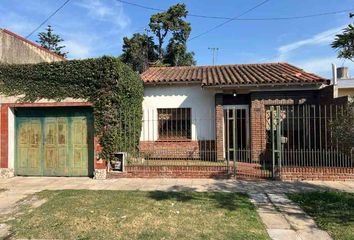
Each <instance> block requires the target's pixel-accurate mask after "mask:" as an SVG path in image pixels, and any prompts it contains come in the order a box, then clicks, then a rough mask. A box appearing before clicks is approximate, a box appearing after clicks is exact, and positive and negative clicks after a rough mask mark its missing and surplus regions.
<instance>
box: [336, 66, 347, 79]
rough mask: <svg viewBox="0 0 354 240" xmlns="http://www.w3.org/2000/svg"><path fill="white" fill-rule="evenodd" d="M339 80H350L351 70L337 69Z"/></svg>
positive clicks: (345, 68)
mask: <svg viewBox="0 0 354 240" xmlns="http://www.w3.org/2000/svg"><path fill="white" fill-rule="evenodd" d="M337 78H338V79H349V69H348V67H339V68H337Z"/></svg>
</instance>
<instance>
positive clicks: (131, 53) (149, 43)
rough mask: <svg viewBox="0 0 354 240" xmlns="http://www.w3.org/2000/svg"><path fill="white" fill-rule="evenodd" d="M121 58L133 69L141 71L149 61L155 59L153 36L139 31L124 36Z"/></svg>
mask: <svg viewBox="0 0 354 240" xmlns="http://www.w3.org/2000/svg"><path fill="white" fill-rule="evenodd" d="M121 59H122V61H123V62H124V63H126V64H128V65H129V66H131V67H132V68H133V70H134V71H138V72H140V73H141V72H143V71H144V70H145V69H146V68H147V67H148V66H149V62H153V61H156V60H157V52H156V45H155V43H154V41H153V38H152V37H149V36H147V35H146V34H140V33H135V34H134V35H133V37H131V38H128V37H124V38H123V54H122V55H121Z"/></svg>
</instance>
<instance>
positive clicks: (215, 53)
mask: <svg viewBox="0 0 354 240" xmlns="http://www.w3.org/2000/svg"><path fill="white" fill-rule="evenodd" d="M208 49H209V50H210V51H211V52H212V54H213V65H215V62H216V58H217V56H218V51H219V48H217V47H208Z"/></svg>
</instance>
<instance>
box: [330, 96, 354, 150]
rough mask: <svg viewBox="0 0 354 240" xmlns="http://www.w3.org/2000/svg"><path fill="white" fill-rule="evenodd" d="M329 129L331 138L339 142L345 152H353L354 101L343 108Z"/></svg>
mask: <svg viewBox="0 0 354 240" xmlns="http://www.w3.org/2000/svg"><path fill="white" fill-rule="evenodd" d="M331 129H332V134H333V138H334V139H336V141H338V142H340V144H341V145H342V146H343V147H344V149H345V150H348V151H350V150H351V149H353V150H354V101H352V102H349V103H348V105H347V106H344V107H343V109H342V110H341V114H338V116H337V117H336V119H334V120H333V121H332V122H331Z"/></svg>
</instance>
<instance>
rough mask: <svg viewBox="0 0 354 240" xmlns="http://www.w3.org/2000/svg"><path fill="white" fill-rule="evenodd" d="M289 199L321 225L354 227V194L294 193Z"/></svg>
mask: <svg viewBox="0 0 354 240" xmlns="http://www.w3.org/2000/svg"><path fill="white" fill-rule="evenodd" d="M289 198H290V199H291V200H293V201H295V202H296V203H298V204H299V205H300V206H301V208H302V209H304V211H305V212H307V213H308V214H309V215H310V216H312V217H314V218H315V219H316V221H318V223H319V224H320V225H331V224H339V225H342V226H349V225H354V193H345V192H320V191H315V192H307V193H292V194H289Z"/></svg>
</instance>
